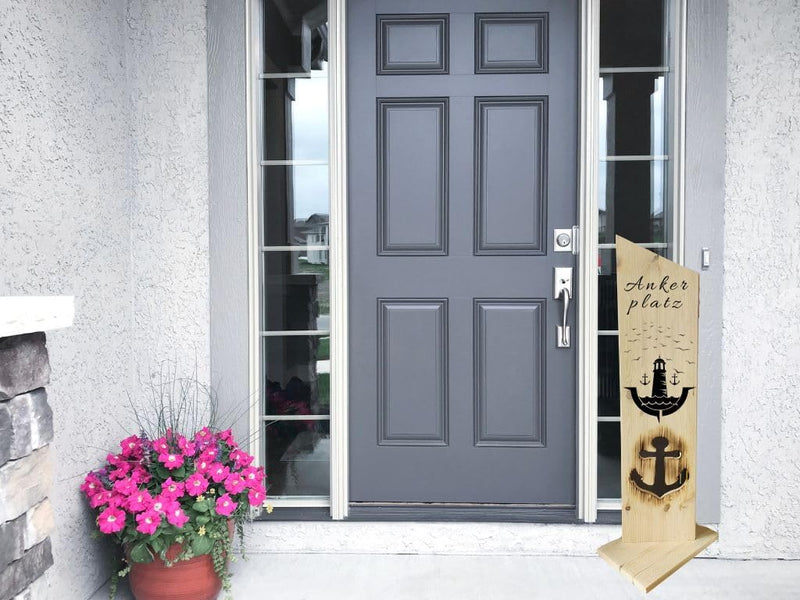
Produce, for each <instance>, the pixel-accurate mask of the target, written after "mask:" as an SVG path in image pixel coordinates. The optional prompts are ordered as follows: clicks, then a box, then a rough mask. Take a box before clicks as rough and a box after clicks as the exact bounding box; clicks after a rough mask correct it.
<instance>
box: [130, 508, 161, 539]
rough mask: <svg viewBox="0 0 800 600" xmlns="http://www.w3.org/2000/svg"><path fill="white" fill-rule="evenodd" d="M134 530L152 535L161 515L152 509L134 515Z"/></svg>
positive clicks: (159, 522)
mask: <svg viewBox="0 0 800 600" xmlns="http://www.w3.org/2000/svg"><path fill="white" fill-rule="evenodd" d="M136 523H138V525H136V531H138V532H139V533H144V534H147V535H152V534H154V533H155V532H156V529H158V526H159V525H160V524H161V515H159V514H158V513H157V512H155V511H154V510H146V511H145V512H143V513H139V514H138V515H136Z"/></svg>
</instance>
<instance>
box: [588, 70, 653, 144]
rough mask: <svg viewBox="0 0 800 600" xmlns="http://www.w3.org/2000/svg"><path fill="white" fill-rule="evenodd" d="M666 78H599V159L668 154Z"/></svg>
mask: <svg viewBox="0 0 800 600" xmlns="http://www.w3.org/2000/svg"><path fill="white" fill-rule="evenodd" d="M665 88H666V76H665V75H664V74H663V73H616V74H604V75H601V76H600V94H601V97H600V156H632V155H633V156H636V155H638V156H648V155H655V156H660V155H664V154H666V153H667V152H666V149H667V146H666V136H665V123H666V105H665V91H666V90H665Z"/></svg>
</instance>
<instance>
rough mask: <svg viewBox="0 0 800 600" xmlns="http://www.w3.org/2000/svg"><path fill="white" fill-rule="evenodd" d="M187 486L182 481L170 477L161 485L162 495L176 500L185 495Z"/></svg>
mask: <svg viewBox="0 0 800 600" xmlns="http://www.w3.org/2000/svg"><path fill="white" fill-rule="evenodd" d="M185 487H186V486H185V485H184V483H183V482H182V481H173V479H172V477H169V478H168V479H167V480H166V481H164V483H163V484H162V485H161V495H162V496H164V497H168V498H171V499H173V500H176V499H178V498H180V497H181V496H183V492H184V489H185Z"/></svg>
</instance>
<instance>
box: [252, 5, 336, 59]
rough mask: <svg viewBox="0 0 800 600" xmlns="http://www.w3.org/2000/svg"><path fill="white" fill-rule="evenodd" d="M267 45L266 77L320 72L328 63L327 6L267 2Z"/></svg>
mask: <svg viewBox="0 0 800 600" xmlns="http://www.w3.org/2000/svg"><path fill="white" fill-rule="evenodd" d="M264 41H265V53H264V59H265V60H264V62H265V64H266V72H267V73H310V72H311V71H314V70H319V69H320V68H321V64H322V63H323V62H324V61H327V60H328V3H327V2H326V1H325V0H303V1H302V2H298V1H297V0H292V1H291V2H285V1H282V0H266V1H265V2H264Z"/></svg>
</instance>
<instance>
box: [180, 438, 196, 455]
mask: <svg viewBox="0 0 800 600" xmlns="http://www.w3.org/2000/svg"><path fill="white" fill-rule="evenodd" d="M178 448H180V450H181V452H183V453H184V454H185V455H186V456H194V453H195V452H197V446H196V445H195V444H194V442H190V441H189V440H187V439H186V438H185V437H183V436H180V437H179V438H178Z"/></svg>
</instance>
